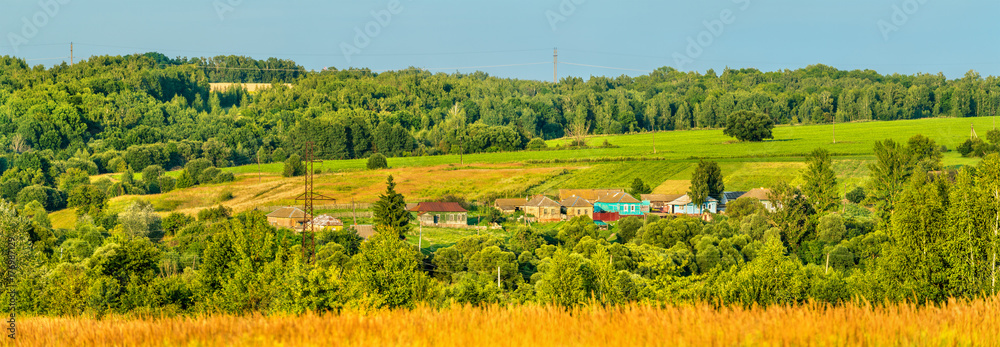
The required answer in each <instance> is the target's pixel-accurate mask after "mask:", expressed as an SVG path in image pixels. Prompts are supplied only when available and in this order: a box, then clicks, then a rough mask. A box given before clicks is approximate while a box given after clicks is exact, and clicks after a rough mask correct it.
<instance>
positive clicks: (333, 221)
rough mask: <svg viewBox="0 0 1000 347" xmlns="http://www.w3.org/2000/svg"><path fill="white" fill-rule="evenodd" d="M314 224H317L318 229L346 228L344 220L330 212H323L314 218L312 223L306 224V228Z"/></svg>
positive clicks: (335, 229)
mask: <svg viewBox="0 0 1000 347" xmlns="http://www.w3.org/2000/svg"><path fill="white" fill-rule="evenodd" d="M312 226H315V227H316V230H332V231H341V230H343V229H344V222H342V221H341V220H340V219H337V218H334V217H333V216H330V215H328V214H323V215H319V216H317V217H316V218H313V220H312V223H310V224H306V228H309V227H312Z"/></svg>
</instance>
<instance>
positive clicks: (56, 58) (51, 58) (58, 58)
mask: <svg viewBox="0 0 1000 347" xmlns="http://www.w3.org/2000/svg"><path fill="white" fill-rule="evenodd" d="M66 58H69V57H54V58H35V59H24V61H36V60H56V59H66Z"/></svg>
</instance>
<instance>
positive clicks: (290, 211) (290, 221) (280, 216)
mask: <svg viewBox="0 0 1000 347" xmlns="http://www.w3.org/2000/svg"><path fill="white" fill-rule="evenodd" d="M311 219H312V216H308V215H306V213H305V211H302V209H299V208H298V207H282V208H279V209H277V210H275V211H274V212H271V213H268V214H267V222H268V223H270V224H271V226H273V227H277V228H289V229H298V230H302V225H303V224H307V223H308V222H309V221H310V220H311Z"/></svg>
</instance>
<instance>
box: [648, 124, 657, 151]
mask: <svg viewBox="0 0 1000 347" xmlns="http://www.w3.org/2000/svg"><path fill="white" fill-rule="evenodd" d="M649 127H650V128H651V129H650V130H651V131H652V132H653V154H656V116H653V117H650V118H649Z"/></svg>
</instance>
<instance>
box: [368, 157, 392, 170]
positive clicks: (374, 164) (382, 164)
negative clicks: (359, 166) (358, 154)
mask: <svg viewBox="0 0 1000 347" xmlns="http://www.w3.org/2000/svg"><path fill="white" fill-rule="evenodd" d="M388 168H389V163H388V162H387V161H386V160H385V156H384V155H382V153H375V154H373V155H372V156H371V157H368V170H378V169H388Z"/></svg>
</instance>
